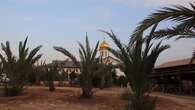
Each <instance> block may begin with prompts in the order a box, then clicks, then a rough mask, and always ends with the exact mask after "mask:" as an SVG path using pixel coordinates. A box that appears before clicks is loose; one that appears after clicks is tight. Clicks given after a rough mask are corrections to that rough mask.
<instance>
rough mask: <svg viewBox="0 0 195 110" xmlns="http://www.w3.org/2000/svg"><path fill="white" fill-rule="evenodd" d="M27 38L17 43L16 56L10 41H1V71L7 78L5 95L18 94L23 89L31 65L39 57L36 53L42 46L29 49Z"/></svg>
mask: <svg viewBox="0 0 195 110" xmlns="http://www.w3.org/2000/svg"><path fill="white" fill-rule="evenodd" d="M27 40H28V38H26V39H25V41H24V42H22V41H21V42H20V43H19V50H18V51H19V52H18V53H19V55H18V57H17V56H15V55H14V54H13V52H12V51H11V48H10V43H9V41H7V42H6V43H5V44H3V43H1V49H2V50H3V52H4V54H3V53H0V59H1V62H2V64H3V73H4V74H6V77H7V78H8V79H9V81H8V82H7V84H6V85H5V91H6V94H7V95H18V94H19V93H21V91H22V90H23V86H24V85H25V82H26V78H27V76H28V73H29V72H31V70H32V66H33V65H34V63H35V62H36V61H38V60H39V59H40V58H41V56H42V55H41V54H39V55H37V53H38V51H39V50H40V48H41V47H42V46H37V47H36V48H34V49H32V50H31V51H29V48H28V47H27Z"/></svg>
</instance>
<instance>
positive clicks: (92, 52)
mask: <svg viewBox="0 0 195 110" xmlns="http://www.w3.org/2000/svg"><path fill="white" fill-rule="evenodd" d="M85 43H86V44H85V47H84V45H83V44H81V43H78V44H79V55H80V60H81V61H80V62H79V61H78V60H77V59H76V57H75V56H74V55H73V54H71V53H70V52H69V51H68V50H66V49H65V48H62V47H56V46H55V47H54V49H55V50H56V51H58V52H61V53H62V54H64V55H65V56H68V57H69V58H70V59H71V60H72V61H73V62H74V63H75V64H76V65H77V66H79V67H80V69H81V75H80V79H81V87H82V96H83V97H86V98H89V97H91V96H92V95H93V92H92V89H93V87H92V79H93V77H94V70H95V68H96V64H97V61H98V60H97V58H96V55H97V51H98V45H99V42H97V44H96V46H95V48H94V49H92V48H91V47H90V45H89V40H88V36H87V35H86V39H85Z"/></svg>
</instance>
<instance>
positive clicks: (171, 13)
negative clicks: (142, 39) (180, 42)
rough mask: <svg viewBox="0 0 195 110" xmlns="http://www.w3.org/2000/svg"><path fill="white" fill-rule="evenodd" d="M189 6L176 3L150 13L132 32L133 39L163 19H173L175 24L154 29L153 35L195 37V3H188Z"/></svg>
mask: <svg viewBox="0 0 195 110" xmlns="http://www.w3.org/2000/svg"><path fill="white" fill-rule="evenodd" d="M190 6H191V7H185V6H181V5H178V6H177V5H176V6H173V7H164V8H162V9H161V10H158V11H157V12H155V13H152V14H151V15H149V16H148V17H147V18H146V19H144V20H143V21H141V22H140V23H139V26H138V27H137V28H136V29H135V31H134V33H133V38H134V39H135V38H136V36H137V35H138V34H139V33H142V32H143V31H145V30H146V29H148V28H150V27H151V26H153V25H154V24H157V23H160V22H162V21H164V20H170V21H174V22H176V23H175V24H176V25H174V26H173V27H172V28H167V29H161V30H158V31H156V32H155V37H157V38H162V37H166V38H171V37H174V36H176V37H177V38H195V5H194V4H190Z"/></svg>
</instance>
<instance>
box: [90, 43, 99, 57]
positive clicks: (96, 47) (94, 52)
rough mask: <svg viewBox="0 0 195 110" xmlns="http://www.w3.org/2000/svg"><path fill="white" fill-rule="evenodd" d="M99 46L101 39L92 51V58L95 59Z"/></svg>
mask: <svg viewBox="0 0 195 110" xmlns="http://www.w3.org/2000/svg"><path fill="white" fill-rule="evenodd" d="M98 47H99V41H98V42H97V44H96V46H95V48H94V50H93V51H92V55H91V59H95V57H96V55H97V52H98Z"/></svg>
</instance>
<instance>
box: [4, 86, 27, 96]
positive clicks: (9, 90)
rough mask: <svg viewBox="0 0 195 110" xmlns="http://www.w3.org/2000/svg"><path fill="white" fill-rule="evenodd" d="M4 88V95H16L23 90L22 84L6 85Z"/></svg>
mask: <svg viewBox="0 0 195 110" xmlns="http://www.w3.org/2000/svg"><path fill="white" fill-rule="evenodd" d="M4 90H5V91H4V94H5V96H17V95H20V94H21V91H23V86H14V87H12V86H8V87H7V86H6V87H5V89H4Z"/></svg>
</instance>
